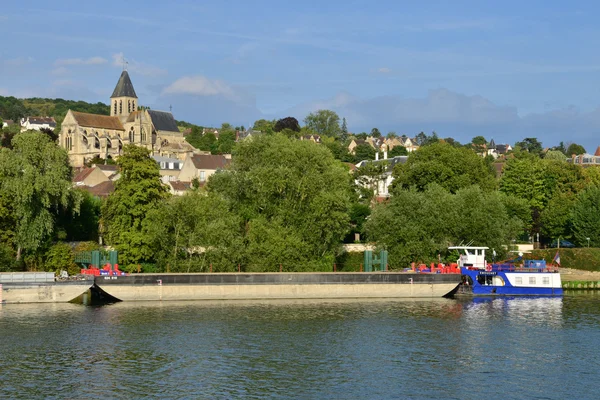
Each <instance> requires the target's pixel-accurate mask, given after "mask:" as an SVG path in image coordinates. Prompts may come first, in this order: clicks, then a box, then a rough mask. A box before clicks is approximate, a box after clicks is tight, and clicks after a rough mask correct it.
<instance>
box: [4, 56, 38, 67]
mask: <svg viewBox="0 0 600 400" xmlns="http://www.w3.org/2000/svg"><path fill="white" fill-rule="evenodd" d="M34 61H35V59H34V58H33V57H17V58H11V59H9V60H4V62H3V63H4V65H6V66H11V67H22V66H23V65H27V64H30V63H32V62H34Z"/></svg>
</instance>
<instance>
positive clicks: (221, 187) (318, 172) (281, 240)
mask: <svg viewBox="0 0 600 400" xmlns="http://www.w3.org/2000/svg"><path fill="white" fill-rule="evenodd" d="M350 178H351V176H350V174H349V173H348V170H347V168H346V167H345V166H344V165H343V164H341V163H339V162H338V161H336V160H335V159H334V158H333V157H332V155H331V153H330V152H329V150H327V148H325V147H323V146H320V145H318V144H315V143H312V142H310V141H298V140H291V139H288V138H286V137H285V136H283V135H281V134H275V135H272V136H268V135H261V136H257V137H256V138H255V139H254V140H252V141H245V142H243V143H240V144H238V147H237V150H236V157H235V158H234V160H233V164H232V167H231V170H229V171H222V172H220V173H218V174H214V175H212V176H211V178H210V179H209V181H208V189H209V193H213V195H219V196H222V197H223V198H224V199H225V200H226V201H227V202H228V204H229V207H230V210H232V211H233V212H235V213H236V214H238V215H239V216H240V218H241V221H242V224H243V225H242V226H243V227H244V243H245V245H246V251H245V254H244V262H243V263H242V265H243V268H244V270H246V271H269V270H270V271H276V270H278V265H279V264H283V265H284V269H285V270H289V271H301V270H314V269H326V270H329V269H330V268H331V264H332V262H333V256H334V255H335V252H336V250H337V248H338V246H339V243H340V242H341V240H342V238H343V237H344V235H345V233H346V232H347V230H348V224H349V218H348V208H349V204H350V203H349V199H350V196H351V184H350Z"/></svg>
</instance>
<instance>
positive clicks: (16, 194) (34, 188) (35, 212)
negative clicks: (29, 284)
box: [0, 131, 81, 260]
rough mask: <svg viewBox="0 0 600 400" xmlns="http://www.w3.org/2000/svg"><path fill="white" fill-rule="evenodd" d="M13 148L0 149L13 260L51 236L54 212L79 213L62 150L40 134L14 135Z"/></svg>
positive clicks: (1, 183) (0, 182)
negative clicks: (12, 224)
mask: <svg viewBox="0 0 600 400" xmlns="http://www.w3.org/2000/svg"><path fill="white" fill-rule="evenodd" d="M12 145H13V149H12V150H11V149H7V148H3V149H1V150H0V193H2V194H3V196H6V197H5V198H6V199H10V209H11V212H12V213H13V216H14V219H15V223H16V225H15V229H14V242H15V244H16V246H17V252H16V258H17V260H19V259H20V257H21V253H22V252H23V250H25V251H27V252H31V253H34V252H36V251H37V250H38V249H39V248H40V247H41V246H42V244H43V242H44V241H45V240H47V239H48V238H49V237H50V236H51V235H52V233H53V231H54V229H55V224H56V215H57V210H59V209H61V208H63V209H64V208H67V207H70V208H72V209H73V210H74V211H75V212H78V210H79V204H80V201H81V198H80V196H78V192H76V191H74V190H72V184H71V167H70V166H69V160H68V156H67V153H66V152H65V150H63V149H61V148H59V147H58V146H57V145H56V143H53V142H52V141H51V140H50V138H49V137H48V136H47V135H45V134H43V133H39V132H34V131H29V132H24V133H21V134H18V135H16V136H15V137H14V138H13V140H12Z"/></svg>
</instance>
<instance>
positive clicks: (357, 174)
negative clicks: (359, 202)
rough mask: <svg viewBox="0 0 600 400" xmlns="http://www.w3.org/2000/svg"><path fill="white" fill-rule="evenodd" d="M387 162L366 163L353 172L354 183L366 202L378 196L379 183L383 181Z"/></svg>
mask: <svg viewBox="0 0 600 400" xmlns="http://www.w3.org/2000/svg"><path fill="white" fill-rule="evenodd" d="M388 166H389V164H388V162H387V161H380V162H366V163H364V164H363V165H362V166H360V167H359V168H357V169H356V170H355V171H354V181H355V182H357V183H358V185H359V188H361V189H363V190H361V191H360V192H361V194H362V197H364V198H365V199H367V201H368V202H370V200H371V199H372V198H373V196H378V195H379V182H381V181H382V180H384V179H385V177H386V176H385V173H386V171H387V169H388Z"/></svg>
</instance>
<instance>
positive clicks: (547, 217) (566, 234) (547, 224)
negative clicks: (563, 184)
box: [540, 193, 575, 243]
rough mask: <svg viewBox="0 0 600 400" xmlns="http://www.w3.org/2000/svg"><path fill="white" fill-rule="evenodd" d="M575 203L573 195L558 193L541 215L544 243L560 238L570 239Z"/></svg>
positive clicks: (541, 232) (541, 231) (541, 230)
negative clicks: (572, 212) (572, 211)
mask: <svg viewBox="0 0 600 400" xmlns="http://www.w3.org/2000/svg"><path fill="white" fill-rule="evenodd" d="M574 203H575V195H573V194H572V193H556V194H555V195H554V196H553V197H552V198H551V199H550V201H549V202H548V205H547V207H546V208H545V209H544V210H543V211H542V212H541V214H540V225H541V229H540V234H541V236H542V239H541V240H542V241H543V242H546V243H549V242H551V241H553V240H556V239H558V238H563V239H570V238H571V234H572V230H573V226H572V215H571V210H572V208H573V205H574Z"/></svg>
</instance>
